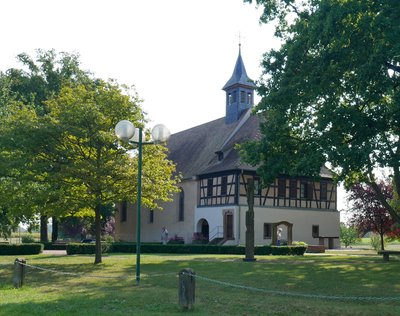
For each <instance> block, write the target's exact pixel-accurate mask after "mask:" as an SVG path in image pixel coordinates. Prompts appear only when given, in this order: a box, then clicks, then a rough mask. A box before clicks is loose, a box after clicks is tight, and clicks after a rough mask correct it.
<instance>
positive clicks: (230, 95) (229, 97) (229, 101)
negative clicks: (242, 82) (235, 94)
mask: <svg viewBox="0 0 400 316" xmlns="http://www.w3.org/2000/svg"><path fill="white" fill-rule="evenodd" d="M232 102H233V101H232V94H230V93H229V94H228V104H232Z"/></svg>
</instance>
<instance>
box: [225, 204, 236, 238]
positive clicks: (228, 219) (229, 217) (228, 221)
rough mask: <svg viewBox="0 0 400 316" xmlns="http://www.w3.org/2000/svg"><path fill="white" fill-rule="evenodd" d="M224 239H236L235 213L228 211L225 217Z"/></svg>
mask: <svg viewBox="0 0 400 316" xmlns="http://www.w3.org/2000/svg"><path fill="white" fill-rule="evenodd" d="M224 237H225V239H234V236H233V213H232V212H231V211H228V212H226V213H225V216H224Z"/></svg>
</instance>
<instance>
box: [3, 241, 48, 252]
mask: <svg viewBox="0 0 400 316" xmlns="http://www.w3.org/2000/svg"><path fill="white" fill-rule="evenodd" d="M43 248H44V246H43V244H38V243H31V244H9V245H7V244H1V245H0V255H37V254H39V253H41V252H42V251H43Z"/></svg>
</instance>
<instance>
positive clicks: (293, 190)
mask: <svg viewBox="0 0 400 316" xmlns="http://www.w3.org/2000/svg"><path fill="white" fill-rule="evenodd" d="M289 186H290V188H289V194H290V198H291V199H297V180H296V179H290V184H289Z"/></svg>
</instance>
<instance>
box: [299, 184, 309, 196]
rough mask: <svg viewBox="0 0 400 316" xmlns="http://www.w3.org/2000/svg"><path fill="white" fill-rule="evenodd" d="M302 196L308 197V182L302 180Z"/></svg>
mask: <svg viewBox="0 0 400 316" xmlns="http://www.w3.org/2000/svg"><path fill="white" fill-rule="evenodd" d="M300 197H301V198H302V199H305V198H307V182H304V181H301V182H300Z"/></svg>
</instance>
